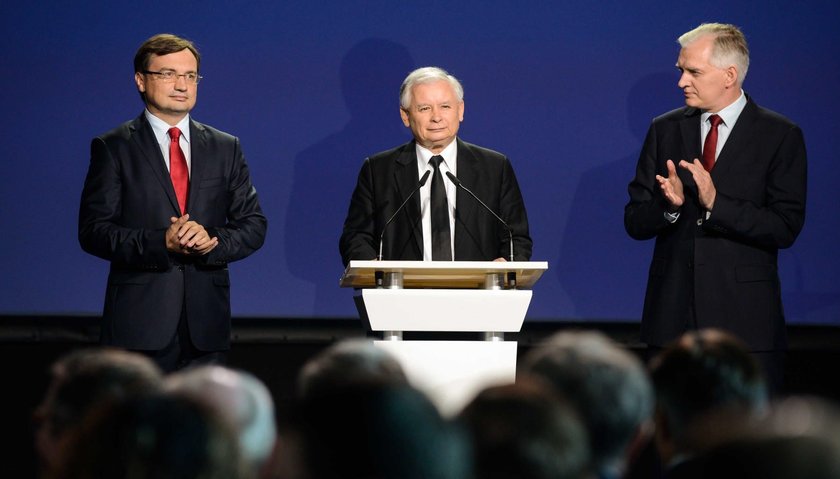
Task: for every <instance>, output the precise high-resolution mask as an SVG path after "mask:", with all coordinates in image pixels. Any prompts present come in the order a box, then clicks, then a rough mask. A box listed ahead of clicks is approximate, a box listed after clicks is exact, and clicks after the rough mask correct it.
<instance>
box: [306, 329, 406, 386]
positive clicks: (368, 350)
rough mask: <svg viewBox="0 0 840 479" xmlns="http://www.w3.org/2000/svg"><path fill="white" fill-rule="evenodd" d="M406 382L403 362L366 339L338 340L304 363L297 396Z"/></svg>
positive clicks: (404, 383) (403, 383)
mask: <svg viewBox="0 0 840 479" xmlns="http://www.w3.org/2000/svg"><path fill="white" fill-rule="evenodd" d="M367 383H382V384H398V385H406V384H408V379H406V376H405V373H404V372H403V369H402V366H400V363H399V362H397V360H396V359H395V358H394V357H393V356H391V354H390V353H388V352H387V351H385V350H384V349H382V348H378V347H376V345H374V343H373V341H370V340H367V339H348V340H344V341H339V342H337V343H335V344H333V345H332V346H330V347H328V348H326V349H324V350H323V351H321V352H320V353H319V354H318V355H316V356H315V357H313V358H312V359H310V360H309V361H307V363H306V364H304V366H303V368H302V369H301V372H300V374H299V376H298V383H297V392H298V396H299V397H300V398H307V397H309V396H313V395H324V394H329V393H330V392H331V391H333V390H336V389H341V388H343V387H345V386H348V385H355V384H367Z"/></svg>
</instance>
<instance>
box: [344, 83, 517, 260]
mask: <svg viewBox="0 0 840 479" xmlns="http://www.w3.org/2000/svg"><path fill="white" fill-rule="evenodd" d="M400 116H401V118H402V121H403V124H404V125H405V126H406V127H407V128H409V129H410V130H411V133H412V135H413V136H414V139H413V140H412V141H410V142H408V143H406V144H404V145H402V146H398V147H396V148H393V149H391V150H388V151H384V152H382V153H377V154H376V155H373V156H371V157H369V158H367V159H366V160H365V161H364V163H363V165H362V169H361V172H360V173H359V178H358V182H357V184H356V189H355V191H354V192H353V196H352V199H351V201H350V207H349V209H348V212H347V219H346V220H345V222H344V231H343V233H342V235H341V240H340V241H339V249H340V251H341V258H342V261H343V262H344V264H345V265H346V264H347V263H348V262H349V261H350V260H353V259H361V260H371V259H385V260H425V261H432V260H434V261H452V260H462V261H490V260H517V261H527V260H528V259H530V257H531V247H532V242H531V237H530V236H529V233H528V218H527V215H526V213H525V203H524V201H523V199H522V194H521V193H520V191H519V184H518V183H517V181H516V175H514V173H513V167H512V166H511V164H510V161H509V160H508V158H507V157H506V156H504V155H502V154H501V153H498V152H495V151H492V150H489V149H486V148H482V147H480V146H476V145H472V144H470V143H467V142H465V141H462V140H461V139H460V138H458V137H457V134H458V127H459V126H460V123H461V122H462V121H463V120H464V89H463V87H462V86H461V83H460V82H459V81H458V80H457V79H456V78H455V77H453V76H452V75H450V74H449V73H447V72H446V71H445V70H443V69H440V68H437V67H424V68H419V69H417V70H415V71H413V72H411V73H410V74H409V75H408V77H406V79H405V80H404V81H403V84H402V87H401V88H400ZM427 179H428V180H429V181H426V180H427ZM458 185H462V186H463V187H465V188H467V189H469V190H470V191H472V193H474V195H475V197H472V195H470V193H469V192H466V191H465V189H464V188H459V186H458ZM476 198H478V199H479V201H477V199H476ZM481 202H483V203H485V204H486V206H487V208H485V207H484V206H483V205H482V204H481ZM400 208H402V209H400ZM488 208H489V210H492V213H491V212H490V211H488V210H487V209H488ZM494 214H496V215H498V216H499V217H500V218H501V220H502V221H499V219H497V218H496V217H494ZM503 222H504V223H503ZM386 228H387V230H386Z"/></svg>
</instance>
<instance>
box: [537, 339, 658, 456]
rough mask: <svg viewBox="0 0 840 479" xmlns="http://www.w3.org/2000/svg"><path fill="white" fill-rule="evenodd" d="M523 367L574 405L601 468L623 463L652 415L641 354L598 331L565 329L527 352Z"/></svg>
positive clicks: (651, 390) (649, 387) (650, 395)
mask: <svg viewBox="0 0 840 479" xmlns="http://www.w3.org/2000/svg"><path fill="white" fill-rule="evenodd" d="M524 372H526V373H528V374H531V375H534V376H536V377H538V378H542V379H544V380H545V381H546V382H548V383H549V384H550V385H551V386H552V387H553V388H554V389H555V390H556V391H557V393H558V394H560V395H561V397H563V398H565V399H566V400H567V401H569V402H570V403H571V404H573V405H574V406H575V407H576V408H577V410H578V413H579V414H580V415H581V417H582V418H583V420H584V422H585V424H586V426H587V429H588V430H589V435H590V444H591V450H592V459H593V464H594V465H595V467H596V468H597V469H598V471H599V472H603V471H609V470H616V469H620V468H621V467H623V465H624V461H625V458H624V451H625V449H626V447H627V445H628V444H629V443H630V441H632V440H633V438H634V437H635V435H636V434H637V432H638V431H639V429H640V428H641V427H642V425H643V424H645V423H647V421H649V420H650V418H651V416H652V414H653V403H654V397H653V387H652V386H651V383H650V379H649V378H648V375H647V371H646V370H645V367H644V365H643V364H642V361H641V360H640V359H639V358H637V357H636V356H634V355H633V354H632V353H630V352H628V351H627V350H625V349H624V348H622V347H621V346H619V345H618V344H617V343H615V342H614V341H613V340H611V339H610V338H608V337H607V336H605V335H604V334H602V333H599V332H596V331H563V332H560V333H557V334H555V335H554V336H552V337H550V338H549V339H548V341H546V343H545V344H543V345H541V346H539V347H537V348H536V349H535V350H533V351H531V352H529V353H528V354H527V355H526V356H525V360H524Z"/></svg>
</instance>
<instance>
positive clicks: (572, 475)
mask: <svg viewBox="0 0 840 479" xmlns="http://www.w3.org/2000/svg"><path fill="white" fill-rule="evenodd" d="M459 419H460V421H461V422H462V423H463V425H464V426H465V428H466V429H467V430H468V432H469V434H470V436H471V438H472V445H473V458H474V465H475V472H476V477H480V478H482V479H507V478H511V477H516V478H519V479H580V478H583V477H589V474H590V472H589V467H590V465H591V464H590V459H591V458H590V455H589V438H588V437H587V434H586V429H585V427H584V425H583V422H582V421H581V420H580V417H579V416H578V413H577V412H576V411H575V410H574V409H573V408H572V407H571V406H569V405H567V404H564V403H563V402H562V401H561V400H560V399H559V397H558V396H557V395H556V394H555V393H554V391H552V390H550V389H549V388H548V386H546V385H545V384H544V383H542V382H536V381H529V380H527V379H525V380H520V381H518V382H517V383H516V384H513V385H505V386H496V387H491V388H488V389H485V390H484V391H482V392H481V393H479V394H478V396H476V397H475V399H473V400H472V401H471V402H470V403H469V404H468V405H467V406H466V407H465V408H464V410H463V411H462V412H461V414H460V416H459Z"/></svg>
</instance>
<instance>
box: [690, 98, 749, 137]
mask: <svg viewBox="0 0 840 479" xmlns="http://www.w3.org/2000/svg"><path fill="white" fill-rule="evenodd" d="M745 106H747V96H746V95H745V94H744V90H741V96H739V97H738V99H737V100H735V101H733V102H732V103H731V104H730V105H729V106H727V107H726V108H724V109H722V110H721V111H719V112H717V113H715V114H716V115H717V116H719V117H720V118H721V119H722V120H723V124H724V125H726V126H727V127H729V128H732V127H733V126H734V125H735V122H736V121H737V120H738V117H739V116H741V112H742V111H744V107H745ZM712 115H713V113H710V112H708V111H706V112H703V114H702V115H701V116H700V121H701V122H703V123H706V121H708V120H709V117H710V116H712Z"/></svg>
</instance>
